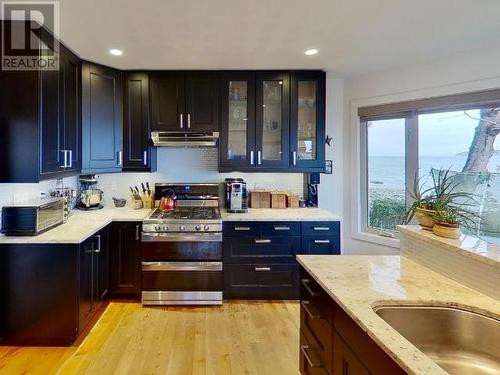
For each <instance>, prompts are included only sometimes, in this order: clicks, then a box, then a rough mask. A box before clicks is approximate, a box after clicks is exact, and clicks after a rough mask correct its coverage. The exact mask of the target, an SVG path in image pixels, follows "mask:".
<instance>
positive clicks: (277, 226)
mask: <svg viewBox="0 0 500 375" xmlns="http://www.w3.org/2000/svg"><path fill="white" fill-rule="evenodd" d="M274 230H290V227H287V226H280V225H275V226H274Z"/></svg>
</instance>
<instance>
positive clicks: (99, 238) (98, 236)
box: [94, 234, 101, 253]
mask: <svg viewBox="0 0 500 375" xmlns="http://www.w3.org/2000/svg"><path fill="white" fill-rule="evenodd" d="M95 237H96V238H97V249H95V250H94V253H100V252H101V235H100V234H98V235H96V236H95Z"/></svg>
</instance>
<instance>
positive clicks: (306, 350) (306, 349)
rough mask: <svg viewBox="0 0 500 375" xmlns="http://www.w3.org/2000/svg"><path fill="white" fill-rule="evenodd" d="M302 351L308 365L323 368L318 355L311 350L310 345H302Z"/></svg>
mask: <svg viewBox="0 0 500 375" xmlns="http://www.w3.org/2000/svg"><path fill="white" fill-rule="evenodd" d="M300 351H301V352H302V354H303V355H304V358H305V359H306V361H307V363H309V366H311V367H323V366H322V365H321V362H320V361H319V359H318V358H316V355H315V354H314V353H313V352H312V349H311V348H310V346H309V345H301V346H300Z"/></svg>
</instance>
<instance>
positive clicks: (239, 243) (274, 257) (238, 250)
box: [224, 237, 300, 263]
mask: <svg viewBox="0 0 500 375" xmlns="http://www.w3.org/2000/svg"><path fill="white" fill-rule="evenodd" d="M299 251H300V237H267V238H226V239H225V240H224V262H228V263H261V262H264V263H294V262H295V255H296V254H298V253H299Z"/></svg>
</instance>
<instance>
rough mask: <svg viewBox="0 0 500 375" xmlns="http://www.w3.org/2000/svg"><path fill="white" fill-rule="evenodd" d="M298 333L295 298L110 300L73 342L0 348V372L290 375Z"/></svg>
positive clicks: (294, 367)
mask: <svg viewBox="0 0 500 375" xmlns="http://www.w3.org/2000/svg"><path fill="white" fill-rule="evenodd" d="M298 332H299V304H298V303H295V302H268V301H266V302H260V301H232V302H225V303H224V305H223V306H221V307H194V308H193V307H163V308H156V307H155V308H143V307H142V305H141V304H139V303H124V302H113V303H111V304H110V305H109V306H108V308H107V309H106V311H105V312H104V314H103V315H102V317H101V318H100V320H99V321H98V323H97V324H96V325H95V327H94V328H93V329H92V330H91V331H90V333H89V334H88V336H87V337H86V339H85V340H84V341H83V342H82V343H81V344H80V346H79V347H72V348H2V347H0V374H16V375H17V374H54V373H56V374H99V375H101V374H120V375H121V374H134V375H137V374H172V375H181V374H196V375H197V374H207V375H212V374H213V375H221V374H255V375H261V374H262V375H265V374H269V375H271V374H272V375H275V374H278V375H289V374H290V375H296V374H298V346H299V344H298ZM16 350H17V351H16Z"/></svg>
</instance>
